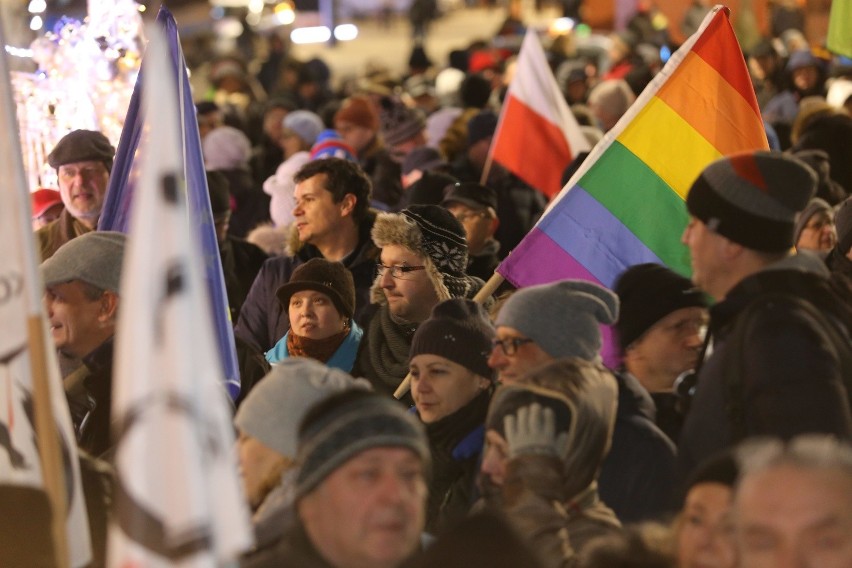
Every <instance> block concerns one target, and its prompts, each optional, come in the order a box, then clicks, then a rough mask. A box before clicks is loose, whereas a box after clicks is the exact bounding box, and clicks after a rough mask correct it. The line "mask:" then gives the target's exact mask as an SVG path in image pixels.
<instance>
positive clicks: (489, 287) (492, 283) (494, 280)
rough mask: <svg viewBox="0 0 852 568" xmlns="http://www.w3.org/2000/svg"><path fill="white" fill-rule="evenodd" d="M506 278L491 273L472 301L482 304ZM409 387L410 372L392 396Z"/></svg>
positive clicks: (405, 390) (405, 391) (401, 393)
mask: <svg viewBox="0 0 852 568" xmlns="http://www.w3.org/2000/svg"><path fill="white" fill-rule="evenodd" d="M505 280H506V279H505V278H503V277H502V276H500V275H499V274H497V273H496V272H495V273H494V274H492V275H491V278H489V279H488V282H486V283H485V286H483V287H482V288H480V290H479V292H477V293H476V296H474V297H473V301H474V302H476V303H477V304H482V303H484V302H485V300H487V299H488V297H489V296H491V294H493V293H494V291H495V290H497V288H499V287H500V284H502V283H503V282H504V281H505ZM410 388H411V373H409V374H407V375H406V376H405V378H404V379H402V382H401V383H399V386H398V387H396V390H395V391H394V393H393V396H394V398H396V399H400V398H402V397H403V396H405V393H407V392H408V389H410Z"/></svg>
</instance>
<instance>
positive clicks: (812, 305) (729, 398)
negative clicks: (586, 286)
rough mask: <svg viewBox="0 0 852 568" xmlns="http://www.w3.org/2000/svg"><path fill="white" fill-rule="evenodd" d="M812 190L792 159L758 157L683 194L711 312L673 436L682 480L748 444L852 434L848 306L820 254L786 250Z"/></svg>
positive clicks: (719, 168)
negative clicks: (705, 349) (705, 345)
mask: <svg viewBox="0 0 852 568" xmlns="http://www.w3.org/2000/svg"><path fill="white" fill-rule="evenodd" d="M816 185H817V177H816V175H815V174H814V172H813V170H811V169H810V168H809V167H808V166H806V165H805V164H804V163H802V162H800V161H799V160H797V159H795V158H793V157H790V156H787V155H785V154H782V153H780V152H766V151H758V152H748V153H742V154H736V155H732V156H727V157H724V158H721V159H719V160H717V161H715V162H713V163H711V164H710V165H709V166H707V167H706V168H705V169H704V171H703V172H701V174H700V175H699V176H698V179H696V180H695V182H694V183H693V184H692V187H691V188H690V190H689V193H688V194H687V197H686V208H687V210H688V211H689V215H690V218H689V224H688V225H687V227H686V230H685V231H684V234H683V242H684V244H686V245H687V246H688V247H689V251H690V253H691V256H692V281H693V282H694V283H695V284H696V285H697V286H698V287H699V288H701V289H702V290H704V291H705V292H706V293H707V294H709V295H710V296H711V297H713V298H714V299H715V300H716V302H717V303H716V304H715V305H714V306H713V307H712V308H711V309H710V329H709V333H708V336H709V337H708V340H707V341H712V347H713V349H712V353H711V354H710V355H709V357H708V358H706V359H705V360H704V361H703V362H699V367H698V369H697V373H698V383H697V386H696V389H695V397H694V399H693V401H692V404H691V406H690V410H689V414H688V415H687V417H686V422H685V424H684V426H683V432H682V434H681V437H680V446H679V451H678V460H679V465H680V469H681V475H687V474H688V473H689V471H691V470H692V469H693V468H694V467H695V465H696V464H698V463H700V462H701V461H702V460H704V459H706V458H707V457H708V456H710V455H711V454H714V453H716V452H719V451H721V450H723V449H725V448H727V447H730V446H733V445H735V444H737V443H738V442H739V441H741V440H742V439H744V438H747V437H751V436H773V437H780V438H785V439H789V438H792V437H794V436H796V435H798V434H802V433H807V432H820V433H827V434H833V435H835V436H838V437H840V438H845V439H849V438H850V437H852V417H850V408H849V393H848V392H847V386H848V384H849V383H848V378H849V377H850V376H852V369H850V360H852V352H850V349H851V348H850V345H852V343H850V339H849V337H850V335H849V333H850V330H849V327H848V322H850V321H852V318H850V306H849V305H848V304H847V303H845V302H844V301H843V300H842V299H841V298H840V297H838V296H837V295H835V293H834V291H833V290H832V288H831V287H830V285H829V280H828V270H827V269H826V267H825V265H824V264H823V262H822V261H821V260H820V259H819V257H816V256H814V255H810V254H808V253H806V252H802V253H799V254H795V253H794V252H793V251H792V249H793V234H794V226H795V223H796V218H797V215H798V214H799V213H800V212H801V211H802V210H803V209H804V208H805V206H806V205H807V204H808V201H809V200H810V199H811V197H813V194H814V192H815V190H816Z"/></svg>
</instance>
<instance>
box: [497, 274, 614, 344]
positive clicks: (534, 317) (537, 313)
mask: <svg viewBox="0 0 852 568" xmlns="http://www.w3.org/2000/svg"><path fill="white" fill-rule="evenodd" d="M617 317H618V297H617V296H616V295H615V294H613V293H612V292H610V291H609V290H607V289H606V288H604V287H602V286H598V285H597V284H593V283H591V282H586V281H584V280H562V281H559V282H554V283H552V284H543V285H540V286H530V287H529V288H522V289H521V290H518V291H517V292H515V293H514V294H512V296H511V297H509V299H508V300H506V303H505V304H504V305H503V307H502V308H501V309H500V313H499V314H498V315H497V320H496V322H495V324H496V325H497V327H500V326H501V325H505V326H508V327H513V328H515V329H517V330H518V331H520V332H521V333H523V334H524V335H525V336H527V337H529V338H530V339H532V340H533V341H535V342H536V344H538V346H539V347H541V348H542V349H544V351H545V352H546V353H547V354H548V355H550V356H551V357H555V358H560V357H578V358H580V359H584V360H586V361H596V360H598V358H599V356H600V350H601V330H600V324H607V325H609V324H612V323H613V322H615V320H616V318H617Z"/></svg>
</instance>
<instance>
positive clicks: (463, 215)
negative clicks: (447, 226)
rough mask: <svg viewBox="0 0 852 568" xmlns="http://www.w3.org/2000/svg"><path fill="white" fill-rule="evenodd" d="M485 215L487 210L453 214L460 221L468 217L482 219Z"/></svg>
mask: <svg viewBox="0 0 852 568" xmlns="http://www.w3.org/2000/svg"><path fill="white" fill-rule="evenodd" d="M487 216H488V212H487V211H472V212H465V213H457V214H456V215H455V217H456V219H458V220H459V222H460V223H464V222H465V221H467V220H468V219H482V218H483V217H487Z"/></svg>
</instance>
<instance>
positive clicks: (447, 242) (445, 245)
mask: <svg viewBox="0 0 852 568" xmlns="http://www.w3.org/2000/svg"><path fill="white" fill-rule="evenodd" d="M371 235H372V237H373V243H375V245H376V246H377V247H378V248H380V249H381V248H384V247H386V246H388V245H400V246H403V247H405V248H407V249H408V250H410V251H412V252H413V253H415V254H418V255H420V256H421V257H423V264H424V265H425V266H426V274H427V275H428V276H429V279H430V281H431V282H432V285H433V286H434V288H435V292H436V293H437V295H438V299H439V300H440V301H442V302H443V301H444V300H449V299H450V298H466V297H470V295H471V294H472V293H474V292H475V290H478V289H479V288H481V287H482V284H481V282H479V281H478V279H474V278H472V277H470V276H467V275H466V274H465V273H464V271H465V268H466V267H467V260H468V251H467V242H466V241H465V237H464V228H463V227H462V226H461V223H459V222H458V220H456V219H455V217H453V216H452V214H450V212H449V211H447V210H446V209H443V208H441V207H438V206H435V205H428V206H412V207H411V208H409V209H405V210H403V211H402V212H400V213H380V214H379V215H378V216H377V217H376V222H375V224H374V225H373V230H372V233H371ZM380 280H381V278H378V277H377V278H376V280H375V282H374V283H373V286H372V288H371V290H370V301H371V302H373V303H374V304H385V303H386V300H385V295H384V293H383V292H382V288H381V284H380Z"/></svg>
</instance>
